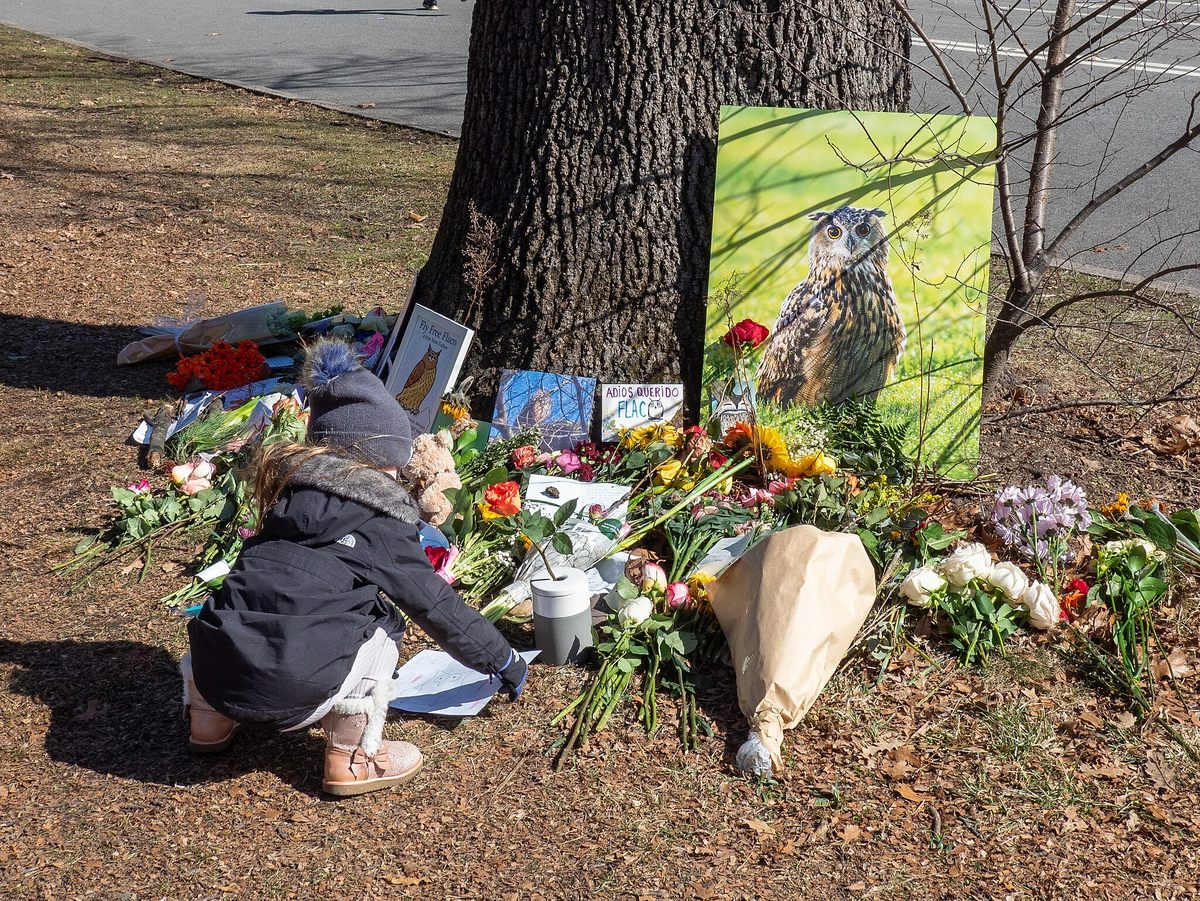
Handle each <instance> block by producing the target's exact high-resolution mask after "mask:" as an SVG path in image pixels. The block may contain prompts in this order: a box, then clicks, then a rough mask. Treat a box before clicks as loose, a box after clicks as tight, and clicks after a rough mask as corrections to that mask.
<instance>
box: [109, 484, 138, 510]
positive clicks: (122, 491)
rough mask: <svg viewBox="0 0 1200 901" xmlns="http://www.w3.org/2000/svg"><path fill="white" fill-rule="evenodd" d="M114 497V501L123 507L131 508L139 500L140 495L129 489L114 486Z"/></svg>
mask: <svg viewBox="0 0 1200 901" xmlns="http://www.w3.org/2000/svg"><path fill="white" fill-rule="evenodd" d="M112 496H113V500H115V501H116V502H117V503H118V504H120V505H121V506H122V507H129V506H131V505H132V504H133V503H134V502H135V501H136V500H137V498H138V495H136V494H134V493H133V492H132V491H130V490H129V489H127V488H117V487H116V486H113V489H112Z"/></svg>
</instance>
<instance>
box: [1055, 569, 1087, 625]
mask: <svg viewBox="0 0 1200 901" xmlns="http://www.w3.org/2000/svg"><path fill="white" fill-rule="evenodd" d="M1091 590H1092V586H1090V585H1088V583H1087V582H1085V581H1083V579H1072V580H1071V583H1070V584H1069V585H1068V586H1067V590H1066V591H1064V592H1063V594H1062V597H1060V598H1059V603H1060V610H1059V613H1058V618H1059V619H1068V620H1069V619H1074V618H1075V617H1076V616H1078V615H1079V611H1080V609H1082V607H1083V605H1084V603H1085V602H1086V601H1087V596H1088V592H1089V591H1091Z"/></svg>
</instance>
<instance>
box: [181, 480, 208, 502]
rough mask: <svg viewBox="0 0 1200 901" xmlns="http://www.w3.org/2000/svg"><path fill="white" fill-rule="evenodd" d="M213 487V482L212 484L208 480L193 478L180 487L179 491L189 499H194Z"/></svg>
mask: <svg viewBox="0 0 1200 901" xmlns="http://www.w3.org/2000/svg"><path fill="white" fill-rule="evenodd" d="M211 487H212V482H210V481H209V480H208V479H196V478H192V479H188V480H187V481H186V482H184V483H183V484H182V485H180V486H179V490H180V491H182V492H183V493H184V494H186V495H187V496H188V497H192V496H193V495H196V494H199V493H200V492H201V491H207V490H208V489H209V488H211Z"/></svg>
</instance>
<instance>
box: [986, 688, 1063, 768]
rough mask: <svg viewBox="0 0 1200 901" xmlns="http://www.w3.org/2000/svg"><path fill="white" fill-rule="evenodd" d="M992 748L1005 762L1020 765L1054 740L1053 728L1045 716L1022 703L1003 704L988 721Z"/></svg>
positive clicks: (991, 712) (990, 714) (992, 711)
mask: <svg viewBox="0 0 1200 901" xmlns="http://www.w3.org/2000/svg"><path fill="white" fill-rule="evenodd" d="M986 723H987V728H988V730H989V732H990V738H991V746H992V748H993V749H994V750H995V751H996V754H997V755H998V756H999V757H1000V759H1002V760H1010V761H1012V762H1014V763H1018V762H1020V761H1022V760H1024V759H1025V757H1026V756H1028V755H1029V754H1030V753H1031V752H1035V751H1042V750H1044V749H1045V747H1046V745H1047V744H1048V743H1049V742H1050V741H1051V740H1052V739H1053V738H1054V725H1053V723H1051V722H1050V720H1049V718H1048V717H1047V716H1045V714H1042V713H1034V712H1033V711H1031V710H1029V709H1028V707H1027V706H1026V705H1025V704H1023V703H1019V702H1017V703H1012V704H1004V705H1002V706H1000V707H996V708H994V709H993V710H991V711H989V712H988V714H987V717H986Z"/></svg>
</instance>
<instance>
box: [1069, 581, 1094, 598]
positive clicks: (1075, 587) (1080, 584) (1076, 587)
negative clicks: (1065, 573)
mask: <svg viewBox="0 0 1200 901" xmlns="http://www.w3.org/2000/svg"><path fill="white" fill-rule="evenodd" d="M1071 590H1072V591H1078V592H1079V593H1080V594H1087V593H1088V592H1089V591H1091V590H1092V586H1090V585H1088V583H1087V582H1085V581H1083V579H1072V580H1071Z"/></svg>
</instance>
